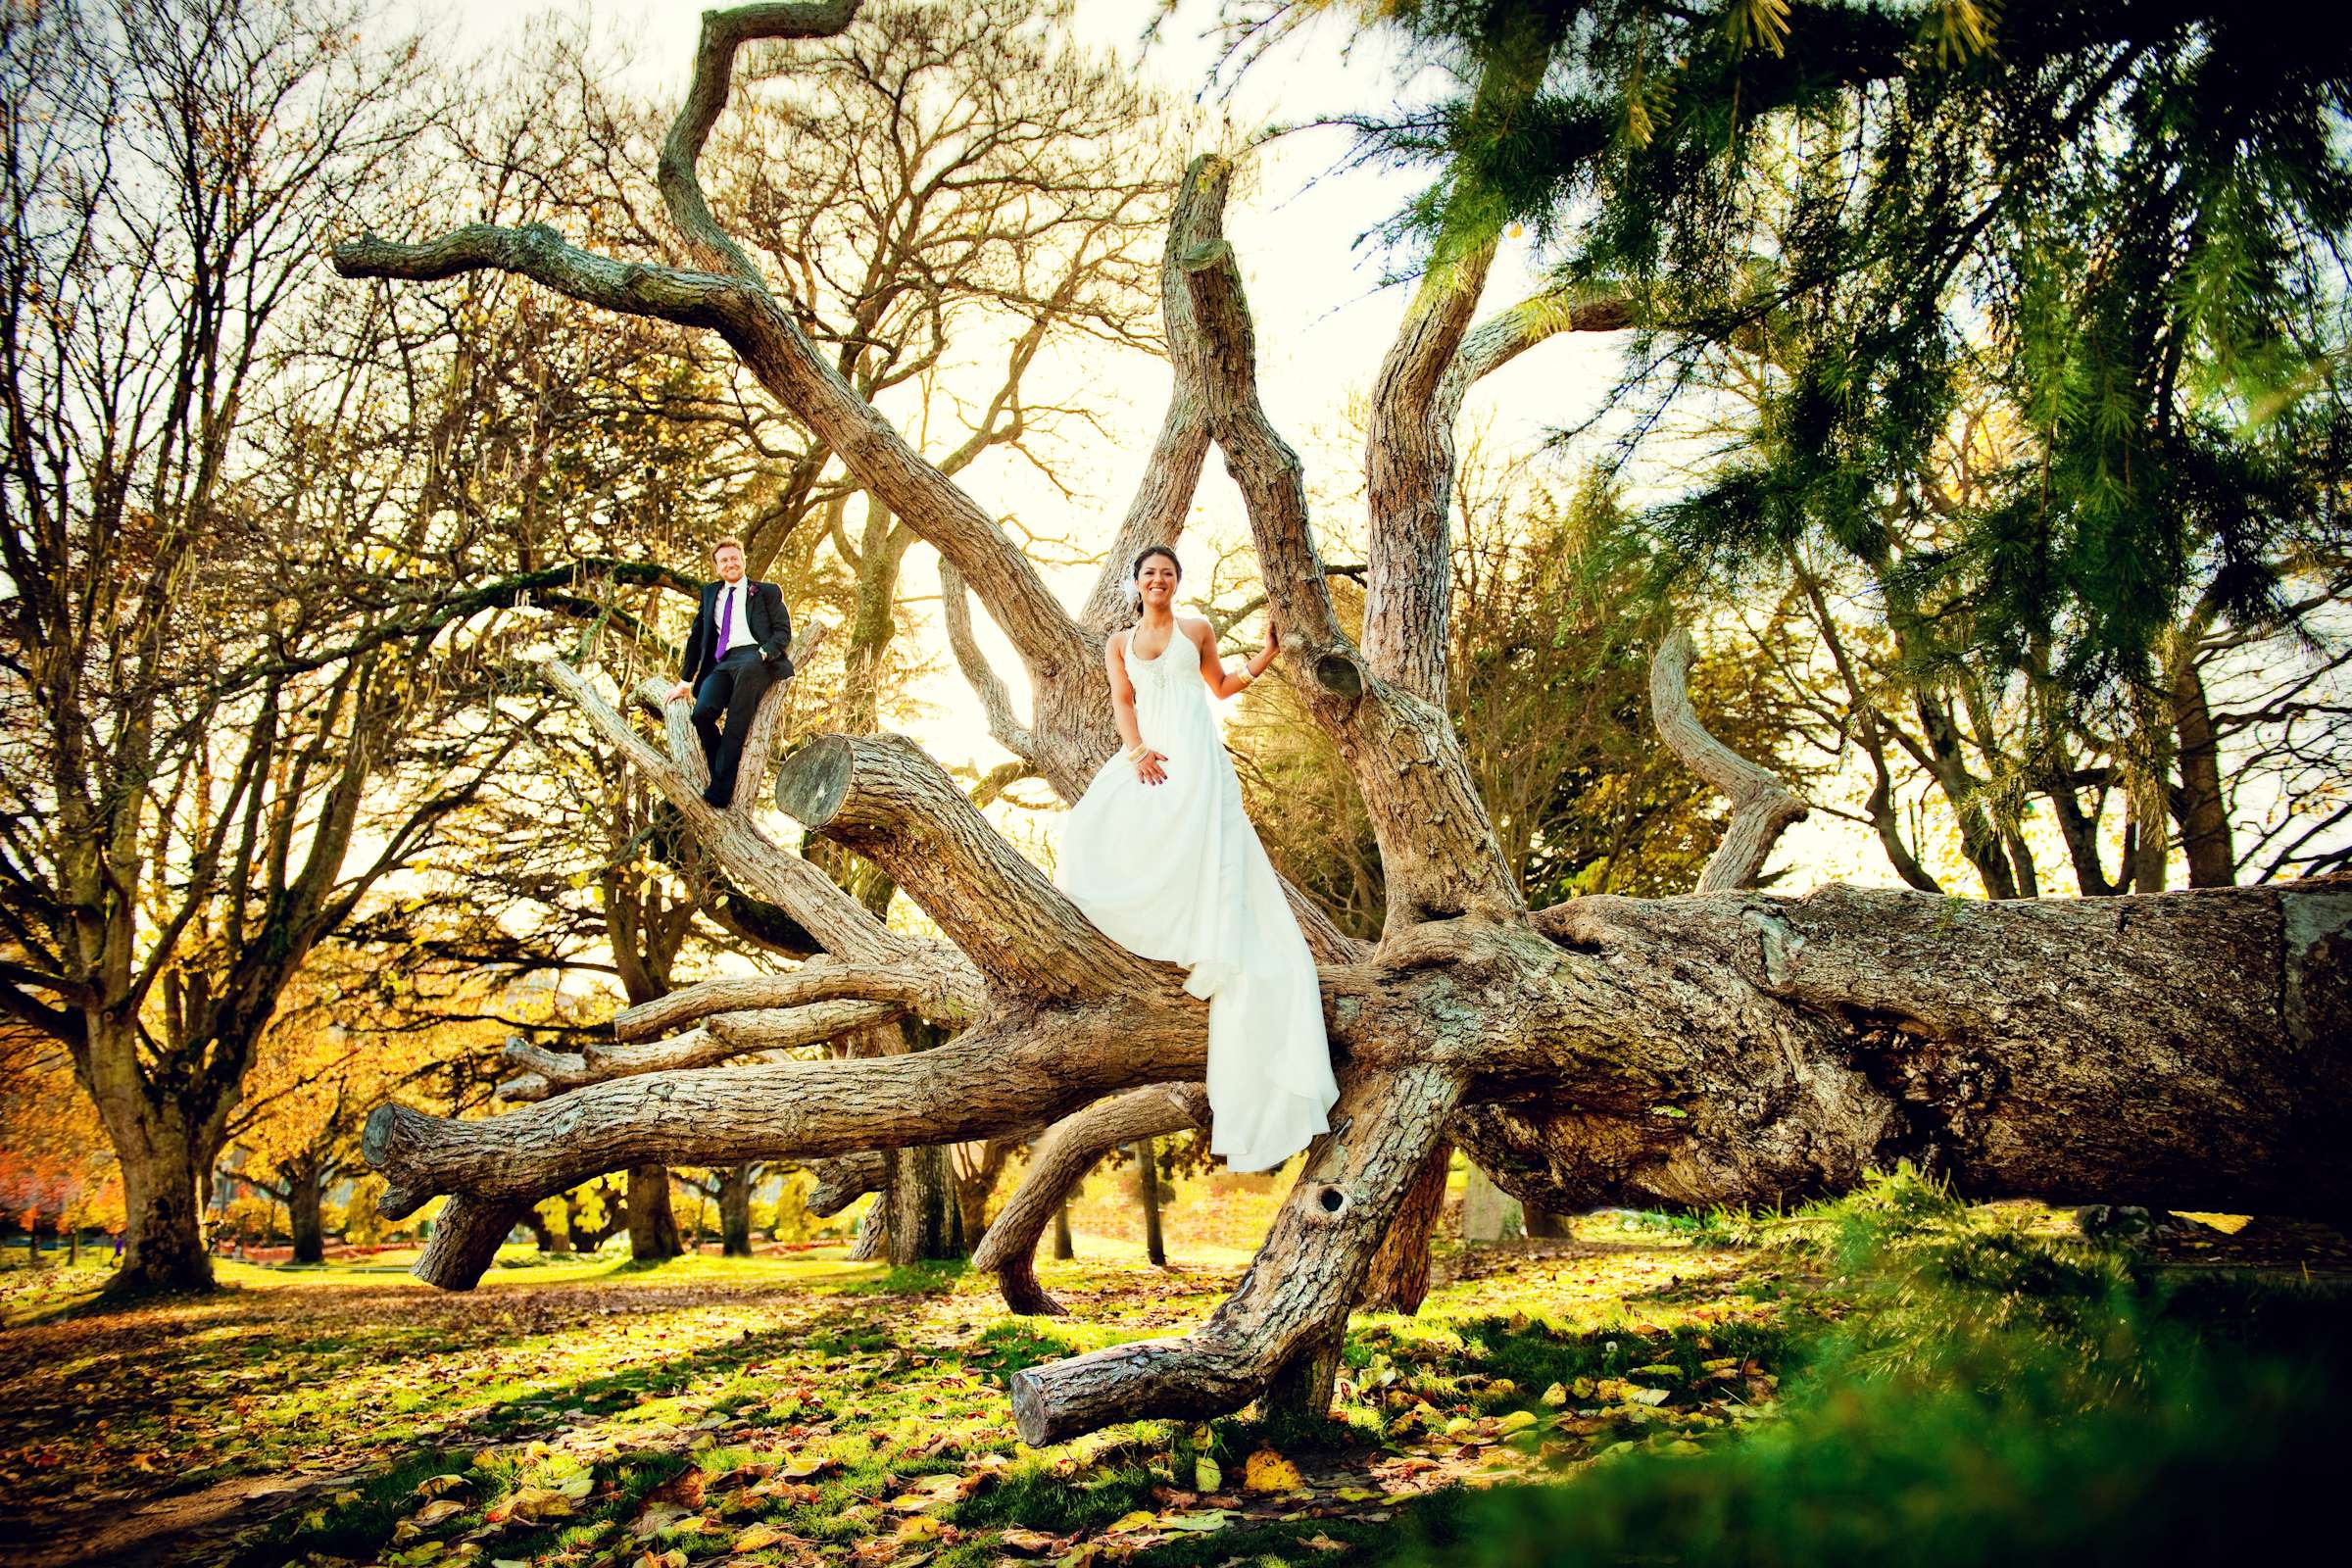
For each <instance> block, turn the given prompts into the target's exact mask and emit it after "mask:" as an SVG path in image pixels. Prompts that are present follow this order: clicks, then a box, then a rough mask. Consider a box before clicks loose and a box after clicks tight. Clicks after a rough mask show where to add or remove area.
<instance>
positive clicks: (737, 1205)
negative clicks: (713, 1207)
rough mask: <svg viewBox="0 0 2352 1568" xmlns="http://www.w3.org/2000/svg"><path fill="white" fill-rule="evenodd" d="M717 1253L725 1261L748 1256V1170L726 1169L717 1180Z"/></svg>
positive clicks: (739, 1168) (742, 1168) (749, 1211)
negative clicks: (723, 1255)
mask: <svg viewBox="0 0 2352 1568" xmlns="http://www.w3.org/2000/svg"><path fill="white" fill-rule="evenodd" d="M718 1233H719V1250H720V1251H721V1252H723V1253H724V1254H725V1255H727V1256H728V1257H749V1256H751V1255H752V1167H751V1166H749V1165H730V1166H728V1167H727V1168H726V1169H725V1170H723V1171H721V1172H719V1176H718Z"/></svg>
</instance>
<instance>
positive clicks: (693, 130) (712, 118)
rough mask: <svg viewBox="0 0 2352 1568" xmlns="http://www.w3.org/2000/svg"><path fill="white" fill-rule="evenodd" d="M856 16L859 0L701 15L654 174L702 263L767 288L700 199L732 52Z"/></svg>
mask: <svg viewBox="0 0 2352 1568" xmlns="http://www.w3.org/2000/svg"><path fill="white" fill-rule="evenodd" d="M857 15H858V0H802V3H799V4H787V3H771V4H765V5H748V6H736V7H734V8H733V9H731V10H727V11H706V12H704V13H703V36H702V42H701V44H700V46H699V47H698V48H697V49H696V51H695V57H694V83H693V85H692V86H691V87H689V88H688V89H687V92H686V102H685V104H684V105H683V106H682V107H681V108H680V109H679V110H678V118H677V119H676V120H674V121H672V122H671V123H670V127H669V134H668V135H667V136H666V137H664V138H663V139H662V158H661V163H660V166H659V168H658V170H657V172H656V174H655V181H656V183H657V184H658V185H659V186H660V187H661V191H662V201H663V203H664V204H665V205H666V206H667V207H668V209H669V221H670V222H671V223H672V224H674V225H675V226H676V228H677V230H678V234H679V236H680V237H681V238H682V239H684V240H685V242H686V246H687V249H688V250H689V251H691V252H692V253H693V254H694V257H695V259H696V260H697V261H699V262H701V263H702V264H703V265H704V266H705V267H708V268H710V269H711V270H713V271H718V272H730V273H733V274H734V275H735V276H737V277H740V278H742V279H743V280H744V281H745V282H747V283H750V284H752V285H753V286H754V287H756V288H759V289H761V290H762V291H764V290H765V289H766V287H767V284H766V283H765V281H764V280H763V279H762V278H761V277H760V269H759V268H757V267H755V266H754V265H753V264H752V259H751V258H750V257H749V256H747V255H745V254H744V252H743V248H742V247H741V246H739V245H737V244H736V243H735V241H734V240H733V239H732V238H731V237H729V235H728V234H727V232H726V230H725V229H723V228H721V227H719V225H718V220H717V219H715V218H713V217H711V208H710V205H709V204H708V203H707V202H705V201H704V200H703V186H702V181H701V179H700V178H699V177H698V176H697V174H696V172H695V166H696V164H697V163H699V162H700V161H701V159H702V156H703V143H704V142H705V141H707V140H708V139H709V138H710V135H711V126H713V125H715V124H717V123H718V117H719V112H720V111H721V110H723V109H725V108H726V106H727V95H728V87H729V84H730V82H731V80H732V78H733V75H734V69H735V51H736V50H737V49H739V48H741V47H742V46H743V45H744V44H746V43H749V42H751V41H752V40H753V39H756V38H823V37H829V36H831V35H832V34H834V33H837V32H841V31H843V30H844V29H846V28H847V27H848V26H849V25H850V23H851V21H852V20H853V19H855V18H856V17H857Z"/></svg>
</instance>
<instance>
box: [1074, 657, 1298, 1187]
mask: <svg viewBox="0 0 2352 1568" xmlns="http://www.w3.org/2000/svg"><path fill="white" fill-rule="evenodd" d="M1133 643H1134V637H1133V634H1132V633H1131V634H1130V635H1129V637H1128V641H1127V645H1126V646H1125V647H1123V648H1122V649H1121V651H1120V658H1122V659H1123V660H1125V661H1126V666H1127V678H1128V680H1130V681H1131V682H1133V683H1134V686H1135V716H1136V721H1137V723H1138V725H1139V726H1140V727H1141V729H1142V731H1143V738H1144V743H1145V744H1146V745H1148V746H1150V747H1151V748H1152V750H1153V751H1156V752H1161V753H1164V754H1166V756H1167V761H1166V762H1165V763H1164V764H1163V765H1164V767H1165V769H1166V772H1167V775H1168V776H1167V779H1166V781H1165V782H1163V783H1159V784H1147V783H1145V782H1144V781H1143V780H1142V779H1141V778H1139V777H1137V776H1136V771H1135V764H1134V763H1132V762H1130V761H1128V760H1127V759H1126V757H1125V756H1124V755H1123V754H1120V755H1114V756H1113V757H1112V758H1111V760H1109V761H1107V762H1105V763H1103V768H1102V770H1101V771H1100V772H1098V773H1096V775H1095V777H1094V782H1093V783H1091V784H1089V785H1088V786H1087V790H1086V794H1085V795H1084V796H1083V797H1081V798H1080V799H1079V802H1078V804H1077V805H1076V806H1074V807H1072V808H1071V809H1070V813H1069V817H1068V819H1067V821H1066V822H1065V824H1064V826H1063V828H1062V835H1061V858H1060V868H1059V872H1058V875H1057V880H1058V882H1059V884H1060V886H1061V889H1062V891H1063V892H1064V893H1067V894H1068V895H1069V896H1070V900H1071V902H1072V903H1074V904H1076V905H1077V906H1078V907H1079V908H1081V909H1083V910H1084V911H1085V912H1086V916H1087V918H1088V919H1090V920H1092V921H1094V922H1095V924H1096V925H1098V926H1100V927H1102V928H1103V931H1104V932H1105V933H1106V934H1107V935H1109V936H1110V937H1111V938H1112V939H1113V940H1115V941H1116V942H1118V943H1119V944H1120V945H1121V946H1122V947H1125V948H1127V949H1128V950H1130V951H1131V952H1135V953H1139V954H1142V955H1143V956H1145V957H1147V958H1164V959H1166V960H1168V961H1170V962H1173V963H1178V964H1182V965H1184V966H1185V967H1186V968H1188V969H1190V970H1191V971H1192V973H1191V974H1190V976H1189V977H1188V978H1187V979H1186V981H1185V989H1186V990H1187V991H1189V992H1191V993H1192V994H1193V995H1194V996H1196V997H1206V998H1207V999H1208V1105H1209V1111H1210V1114H1211V1117H1212V1118H1213V1120H1212V1125H1211V1130H1210V1137H1209V1145H1208V1147H1209V1152H1211V1153H1216V1154H1222V1155H1224V1156H1225V1162H1226V1164H1227V1166H1228V1167H1230V1168H1231V1169H1234V1170H1268V1169H1271V1168H1272V1167H1274V1166H1276V1165H1279V1164H1281V1163H1282V1162H1283V1161H1284V1160H1286V1159H1288V1158H1290V1156H1291V1155H1293V1154H1295V1153H1297V1152H1299V1150H1301V1149H1304V1148H1305V1147H1306V1145H1307V1141H1308V1140H1309V1139H1311V1138H1313V1137H1314V1136H1315V1135H1316V1134H1317V1133H1320V1132H1324V1131H1326V1130H1327V1129H1328V1127H1329V1120H1328V1113H1329V1111H1330V1109H1331V1105H1332V1102H1334V1101H1336V1100H1337V1099H1339V1095H1340V1090H1339V1085H1338V1084H1337V1083H1336V1082H1334V1080H1333V1078H1332V1075H1331V1048H1330V1046H1329V1044H1328V1043H1327V1042H1326V1041H1325V1039H1324V1036H1323V997H1322V989H1321V987H1320V986H1319V985H1318V984H1317V982H1316V979H1315V960H1314V956H1313V955H1311V954H1310V953H1308V951H1307V947H1306V939H1305V937H1303V936H1301V935H1300V934H1299V922H1298V920H1297V919H1296V918H1295V917H1294V916H1293V915H1292V913H1291V907H1290V905H1289V903H1288V902H1287V901H1286V900H1285V899H1284V898H1283V893H1282V883H1281V881H1280V880H1279V879H1278V878H1277V877H1276V876H1275V874H1274V865H1273V862H1272V861H1270V860H1268V859H1267V858H1266V851H1265V847H1264V846H1263V845H1261V844H1260V843H1258V841H1257V832H1256V830H1255V829H1254V828H1252V827H1251V826H1250V818H1249V816H1248V814H1247V813H1246V812H1244V811H1243V809H1242V786H1241V781H1240V780H1239V779H1237V778H1236V777H1234V772H1233V761H1232V760H1231V759H1230V758H1228V757H1227V756H1226V755H1225V741H1224V737H1223V736H1222V735H1221V734H1219V733H1218V730H1217V721H1216V717H1215V715H1214V714H1213V713H1211V712H1210V711H1209V706H1208V695H1209V694H1208V685H1207V683H1206V682H1205V681H1203V680H1202V679H1201V660H1200V648H1199V646H1198V645H1197V644H1195V643H1194V642H1193V640H1192V639H1191V638H1189V637H1187V636H1185V635H1184V633H1183V631H1182V629H1181V628H1179V629H1176V630H1172V631H1171V632H1170V633H1169V636H1168V646H1167V647H1166V648H1164V649H1162V650H1161V651H1160V653H1159V655H1158V657H1157V658H1154V659H1141V658H1138V657H1137V656H1136V655H1135V653H1134V652H1133Z"/></svg>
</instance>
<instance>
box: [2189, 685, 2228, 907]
mask: <svg viewBox="0 0 2352 1568" xmlns="http://www.w3.org/2000/svg"><path fill="white" fill-rule="evenodd" d="M2173 735H2174V740H2175V743H2176V744H2177V745H2178V746H2179V747H2180V795H2179V796H2178V797H2177V798H2176V800H2175V803H2174V804H2175V809H2176V811H2177V812H2178V814H2179V816H2180V841H2181V842H2180V847H2181V849H2182V851H2183V852H2184V853H2185V854H2186V855H2187V857H2188V885H2189V886H2190V887H2192V888H2226V887H2229V885H2230V884H2232V883H2234V882H2235V881H2236V880H2237V853H2236V849H2235V847H2234V846H2233V845H2232V844H2231V842H2230V837H2229V796H2228V795H2226V794H2225V793H2223V790H2222V753H2221V745H2220V743H2219V741H2218V740H2217V739H2216V738H2215V736H2214V733H2213V711H2212V710H2211V709H2210V708H2208V707H2207V706H2206V702H2205V682H2204V681H2203V680H2202V679H2201V678H2200V677H2199V676H2198V674H2197V670H2196V666H2195V665H2194V664H2187V663H2183V664H2182V665H2181V666H2180V668H2179V669H2178V670H2176V671H2175V673H2174V676H2173Z"/></svg>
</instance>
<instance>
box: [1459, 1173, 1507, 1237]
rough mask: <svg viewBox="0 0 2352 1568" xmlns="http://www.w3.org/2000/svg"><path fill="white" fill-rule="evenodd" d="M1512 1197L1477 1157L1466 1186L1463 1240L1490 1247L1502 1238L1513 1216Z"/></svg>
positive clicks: (1463, 1205)
mask: <svg viewBox="0 0 2352 1568" xmlns="http://www.w3.org/2000/svg"><path fill="white" fill-rule="evenodd" d="M1510 1210H1511V1197H1510V1195H1509V1194H1508V1193H1505V1192H1504V1191H1503V1190H1502V1189H1501V1188H1499V1187H1497V1186H1495V1178H1494V1177H1492V1176H1489V1175H1488V1174H1487V1173H1486V1172H1485V1171H1484V1170H1482V1169H1480V1168H1479V1166H1478V1165H1477V1163H1476V1162H1475V1161H1473V1162H1472V1164H1471V1166H1470V1182H1469V1185H1468V1186H1467V1187H1465V1188H1463V1190H1462V1241H1463V1243H1464V1245H1466V1246H1470V1247H1487V1246H1492V1245H1493V1244H1494V1243H1495V1242H1499V1241H1501V1240H1502V1232H1503V1226H1504V1223H1505V1221H1507V1220H1508V1219H1509V1217H1510Z"/></svg>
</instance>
